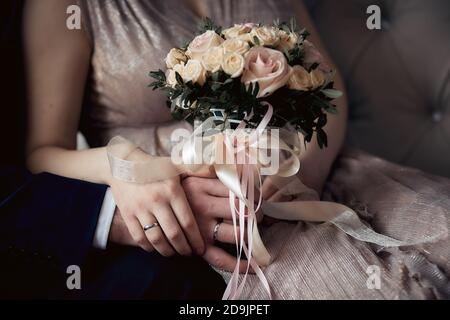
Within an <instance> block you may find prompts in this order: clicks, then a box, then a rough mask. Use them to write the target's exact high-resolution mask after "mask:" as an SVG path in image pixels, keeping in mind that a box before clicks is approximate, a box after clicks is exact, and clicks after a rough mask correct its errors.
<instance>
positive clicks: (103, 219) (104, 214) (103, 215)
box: [93, 188, 116, 250]
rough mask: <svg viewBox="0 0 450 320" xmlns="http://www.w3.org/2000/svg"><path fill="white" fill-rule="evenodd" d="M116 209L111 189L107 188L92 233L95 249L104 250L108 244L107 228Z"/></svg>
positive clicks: (108, 228)
mask: <svg viewBox="0 0 450 320" xmlns="http://www.w3.org/2000/svg"><path fill="white" fill-rule="evenodd" d="M115 211H116V202H115V201H114V198H113V195H112V192H111V189H110V188H108V189H107V190H106V193H105V197H104V199H103V204H102V208H101V209H100V214H99V216H98V222H97V227H96V229H95V234H94V242H93V246H94V248H97V249H102V250H105V249H106V246H107V244H108V238H109V230H110V229H111V223H112V220H113V217H114V212H115Z"/></svg>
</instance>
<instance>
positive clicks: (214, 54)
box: [202, 47, 224, 72]
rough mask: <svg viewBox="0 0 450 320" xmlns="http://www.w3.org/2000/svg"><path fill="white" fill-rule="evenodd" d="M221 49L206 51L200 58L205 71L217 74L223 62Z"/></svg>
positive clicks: (215, 48)
mask: <svg viewBox="0 0 450 320" xmlns="http://www.w3.org/2000/svg"><path fill="white" fill-rule="evenodd" d="M223 55H224V52H223V48H222V47H214V48H211V49H209V50H208V51H206V52H205V53H204V54H203V56H202V64H203V67H204V68H205V69H206V71H210V72H217V71H219V70H220V66H221V64H222V60H223Z"/></svg>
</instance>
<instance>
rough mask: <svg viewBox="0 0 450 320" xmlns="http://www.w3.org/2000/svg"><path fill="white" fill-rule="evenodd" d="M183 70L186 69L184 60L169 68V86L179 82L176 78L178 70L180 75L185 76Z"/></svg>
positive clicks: (167, 77)
mask: <svg viewBox="0 0 450 320" xmlns="http://www.w3.org/2000/svg"><path fill="white" fill-rule="evenodd" d="M183 70H184V63H183V62H182V63H179V64H177V65H175V66H173V69H169V70H167V74H166V81H167V83H168V84H169V86H171V87H174V86H175V85H176V84H177V83H178V82H177V78H176V72H178V73H179V74H180V76H181V77H183V76H182V75H183Z"/></svg>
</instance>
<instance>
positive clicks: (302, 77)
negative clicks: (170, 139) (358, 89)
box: [150, 19, 341, 148]
mask: <svg viewBox="0 0 450 320" xmlns="http://www.w3.org/2000/svg"><path fill="white" fill-rule="evenodd" d="M308 35H309V34H308V32H307V31H306V30H304V29H303V30H299V29H298V28H297V26H296V23H295V21H294V20H293V19H292V20H291V21H290V23H285V22H279V21H275V22H274V23H273V25H261V24H253V23H246V24H236V25H234V26H233V27H230V28H228V29H225V30H222V29H221V28H220V27H217V26H215V25H214V23H213V22H212V21H211V20H209V19H206V20H205V21H204V23H203V25H202V26H201V28H200V31H199V35H198V36H196V37H195V38H194V39H193V40H192V41H191V42H189V43H188V44H187V45H186V46H184V47H182V48H173V49H171V50H170V52H169V53H168V55H167V58H166V65H167V71H166V72H164V71H162V70H159V71H153V72H150V76H151V77H153V78H154V79H155V81H154V82H153V83H152V84H151V85H150V86H151V87H152V88H153V89H162V90H164V91H166V93H167V96H168V104H169V106H170V108H171V111H172V114H173V116H174V117H175V118H176V119H180V120H187V121H189V122H191V123H193V122H194V121H195V120H200V121H204V120H206V119H207V118H209V117H211V116H212V115H215V114H216V113H217V112H218V111H219V112H220V113H221V116H222V117H220V118H218V121H220V120H221V121H223V122H229V123H231V124H232V123H237V122H239V121H242V120H244V119H245V122H246V125H247V127H249V128H252V127H253V128H256V127H257V125H258V123H260V121H261V120H262V118H263V116H264V114H265V113H266V109H267V107H266V103H269V104H270V105H272V106H273V108H274V109H273V115H272V117H271V119H270V123H269V126H271V127H277V128H281V127H285V126H290V127H291V128H294V129H295V130H297V131H299V132H301V133H302V134H303V136H304V140H305V142H310V141H311V139H312V137H313V135H314V132H315V133H316V134H317V141H318V143H319V146H320V147H321V148H322V147H324V146H327V135H326V133H325V131H324V130H323V127H324V126H325V125H326V123H327V114H334V113H336V112H337V110H336V107H335V106H334V105H333V104H332V100H333V99H335V98H338V97H339V96H341V92H339V91H337V90H335V89H333V76H334V73H333V72H332V70H331V69H330V67H329V65H328V64H327V63H326V62H325V61H324V59H323V57H322V55H321V54H320V53H319V51H318V50H317V49H316V48H315V47H314V45H313V44H312V43H311V42H309V41H308V40H307V37H308ZM262 102H264V103H262ZM249 115H251V116H249Z"/></svg>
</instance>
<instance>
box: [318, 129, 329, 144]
mask: <svg viewBox="0 0 450 320" xmlns="http://www.w3.org/2000/svg"><path fill="white" fill-rule="evenodd" d="M317 142H318V144H319V147H320V149H323V147H328V137H327V134H326V133H325V131H323V129H318V130H317Z"/></svg>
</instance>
